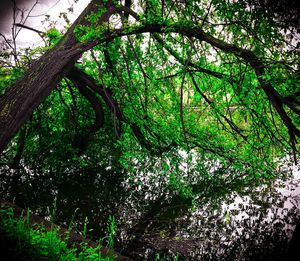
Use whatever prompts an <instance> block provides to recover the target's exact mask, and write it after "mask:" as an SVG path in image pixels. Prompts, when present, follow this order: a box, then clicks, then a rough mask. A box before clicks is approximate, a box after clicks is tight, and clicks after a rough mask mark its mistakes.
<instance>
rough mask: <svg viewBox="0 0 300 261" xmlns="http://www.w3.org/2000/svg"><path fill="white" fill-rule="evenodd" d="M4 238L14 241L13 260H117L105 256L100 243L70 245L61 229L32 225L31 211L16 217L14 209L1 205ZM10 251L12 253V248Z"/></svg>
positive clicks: (0, 220)
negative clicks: (94, 245) (78, 245)
mask: <svg viewBox="0 0 300 261" xmlns="http://www.w3.org/2000/svg"><path fill="white" fill-rule="evenodd" d="M0 237H1V239H2V241H3V242H10V243H11V242H13V248H14V249H13V251H14V259H13V260H51V261H52V260H62V261H73V260H99V261H103V260H106V261H108V260H113V259H112V258H110V257H106V258H104V257H102V256H101V251H100V250H101V247H102V246H101V244H100V243H99V245H98V246H97V247H96V248H91V247H90V246H88V244H87V243H86V242H83V243H81V251H78V249H77V248H68V247H67V243H66V242H65V241H63V240H62V239H61V238H60V237H59V235H58V231H57V229H55V228H52V229H51V230H50V231H46V230H45V228H44V227H42V226H31V225H30V223H29V211H27V213H26V217H23V218H16V217H14V213H13V210H12V208H1V209H0ZM3 242H1V243H2V244H3ZM2 247H4V248H5V246H2ZM10 250H11V249H10ZM4 251H5V249H4ZM7 251H8V252H9V249H7ZM7 260H9V259H7ZM10 260H12V259H10Z"/></svg>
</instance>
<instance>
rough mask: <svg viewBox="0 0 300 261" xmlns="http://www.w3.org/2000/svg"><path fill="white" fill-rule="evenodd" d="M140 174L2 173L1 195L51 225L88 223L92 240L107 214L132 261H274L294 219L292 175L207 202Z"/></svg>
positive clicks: (106, 171)
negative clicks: (160, 259) (134, 176)
mask: <svg viewBox="0 0 300 261" xmlns="http://www.w3.org/2000/svg"><path fill="white" fill-rule="evenodd" d="M147 175H148V176H147ZM147 175H145V174H144V175H141V176H140V178H139V179H134V180H132V179H131V178H130V177H125V176H124V175H122V174H120V173H118V172H117V171H115V170H112V169H108V168H106V169H100V168H95V169H85V170H81V171H79V170H78V171H74V170H73V171H72V173H64V174H61V175H57V176H55V175H31V174H30V173H28V171H25V170H9V169H2V171H1V187H0V193H1V197H2V198H5V199H8V200H10V201H14V202H15V203H16V204H17V205H20V206H22V207H29V208H30V209H31V210H33V211H35V212H36V213H39V214H40V215H43V216H49V215H50V213H52V215H53V214H55V222H56V223H59V224H62V225H64V226H69V224H70V222H71V221H73V226H74V229H77V230H78V231H80V230H83V224H84V222H86V220H88V223H87V228H88V231H89V232H88V233H89V235H90V236H91V237H93V238H95V239H99V238H105V237H106V236H107V221H108V218H109V216H110V215H113V216H114V217H115V218H116V220H117V227H118V234H117V238H116V248H117V250H118V251H119V252H121V253H123V254H124V255H128V256H131V257H133V258H134V259H135V260H139V259H140V260H144V259H145V257H146V258H147V260H152V259H153V260H154V259H155V257H156V256H157V254H158V253H160V256H165V258H166V260H174V258H175V257H176V256H177V255H178V256H179V257H183V258H184V259H190V260H266V256H268V257H270V256H272V260H279V258H281V256H282V255H283V253H284V251H285V246H286V242H287V235H291V231H292V230H293V229H294V224H295V222H296V220H297V218H298V205H297V204H298V198H297V196H299V195H298V192H295V191H297V190H296V188H297V187H298V185H299V177H296V178H294V179H290V180H289V181H284V182H283V181H279V180H277V181H275V182H274V183H273V184H269V185H264V186H261V187H260V188H256V189H255V188H245V189H244V190H243V191H240V192H239V193H237V192H234V193H230V194H227V195H226V196H224V197H223V199H222V200H209V199H206V198H204V197H203V196H201V193H199V196H198V197H192V196H190V195H189V194H184V193H178V192H177V191H175V190H170V189H168V186H166V179H165V178H164V177H162V176H161V175H159V176H158V175H157V176H156V174H155V173H150V172H148V174H147ZM200 188H201V186H200ZM197 189H198V191H199V186H197ZM228 189H230V188H228ZM216 193H217V192H216ZM299 194H300V193H299ZM54 212H55V213H54ZM86 218H87V219H86ZM104 242H105V240H104ZM276 258H277V259H276Z"/></svg>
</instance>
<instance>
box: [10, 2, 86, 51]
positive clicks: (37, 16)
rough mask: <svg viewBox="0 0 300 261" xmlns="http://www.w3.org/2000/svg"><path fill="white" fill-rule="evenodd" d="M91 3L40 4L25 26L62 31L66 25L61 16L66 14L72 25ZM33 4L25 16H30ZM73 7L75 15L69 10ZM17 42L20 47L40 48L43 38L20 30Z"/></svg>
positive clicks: (27, 8)
mask: <svg viewBox="0 0 300 261" xmlns="http://www.w3.org/2000/svg"><path fill="white" fill-rule="evenodd" d="M89 3H90V0H79V1H78V2H77V3H74V1H71V0H68V1H65V0H52V1H48V2H47V3H45V2H40V3H38V4H37V5H36V6H35V7H34V9H33V10H32V12H31V13H30V16H29V17H28V19H27V21H26V23H25V25H27V26H29V27H32V28H34V29H36V30H39V31H42V32H44V31H46V30H47V29H49V26H51V27H55V28H57V29H58V30H62V29H63V28H64V26H65V25H66V23H65V21H64V19H63V18H62V17H60V14H61V13H66V14H67V17H68V19H69V20H70V23H72V22H74V21H75V19H76V18H77V17H78V16H79V15H80V13H81V12H82V11H83V10H84V8H85V7H86V6H87V5H88V4H89ZM33 4H34V3H32V4H31V5H30V6H27V7H26V9H25V16H26V15H28V12H29V11H30V9H31V8H32V6H33ZM72 6H73V13H72V12H70V11H68V8H70V7H72ZM46 15H47V16H49V22H45V19H46ZM7 37H8V38H11V36H10V35H7ZM16 40H17V44H18V46H19V47H29V46H38V45H41V44H42V43H43V42H42V39H41V37H40V36H39V35H38V34H37V33H36V32H33V31H31V30H28V29H24V28H23V29H21V30H20V33H19V34H18V36H17V39H16Z"/></svg>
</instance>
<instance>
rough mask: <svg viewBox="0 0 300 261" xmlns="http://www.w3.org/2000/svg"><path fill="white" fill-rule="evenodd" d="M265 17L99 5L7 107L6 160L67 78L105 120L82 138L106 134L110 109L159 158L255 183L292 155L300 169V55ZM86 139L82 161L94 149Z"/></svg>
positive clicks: (0, 117) (29, 71)
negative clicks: (192, 161) (241, 173)
mask: <svg viewBox="0 0 300 261" xmlns="http://www.w3.org/2000/svg"><path fill="white" fill-rule="evenodd" d="M254 7H255V6H254ZM254 7H253V6H251V5H250V4H247V3H246V2H244V1H242V2H236V3H235V2H233V3H228V2H226V1H216V2H215V1H210V2H206V1H201V2H200V1H176V2H173V1H137V2H136V3H135V2H134V3H132V1H125V3H123V2H122V1H96V0H93V1H91V3H90V4H89V5H88V6H87V8H86V9H85V10H84V11H83V13H82V14H81V15H80V16H79V18H78V19H77V20H76V21H75V22H74V23H73V25H72V26H71V27H70V28H69V29H68V30H67V32H66V33H65V34H64V36H63V37H62V38H61V39H60V40H59V41H58V42H57V43H56V44H54V45H53V46H52V48H51V49H49V50H48V51H46V52H45V53H44V54H43V55H42V56H41V57H40V58H39V59H37V60H36V61H34V63H33V64H32V65H31V66H30V67H29V68H26V69H25V72H24V73H23V74H22V76H21V77H20V79H19V80H18V81H16V82H15V83H14V84H12V85H11V86H10V87H8V88H7V89H6V91H5V93H4V94H3V95H2V97H1V100H0V111H1V113H0V133H1V134H0V151H1V152H3V151H4V149H5V147H6V146H7V144H8V142H9V141H10V140H11V139H12V138H13V137H14V136H15V135H16V133H17V131H18V130H19V129H20V127H21V126H22V125H23V124H24V123H25V122H26V120H28V119H29V118H30V117H31V115H32V113H33V112H34V110H35V109H36V108H37V107H38V106H39V105H40V104H41V103H42V102H43V101H44V100H45V98H46V97H47V96H48V95H49V94H50V92H51V91H52V90H53V89H54V88H55V87H56V86H57V85H58V84H59V83H61V82H62V80H63V79H66V78H67V79H69V80H70V81H71V85H74V86H76V87H77V88H78V90H79V92H80V93H81V94H82V95H83V96H84V97H85V98H86V99H87V100H88V101H89V103H90V104H91V107H92V109H93V111H94V113H95V120H94V123H93V124H91V125H90V126H89V128H88V130H87V131H86V132H85V133H84V135H81V136H82V137H83V136H85V137H86V136H90V135H92V134H93V133H95V132H97V131H98V130H99V129H101V128H102V127H103V126H104V125H103V124H104V123H103V121H104V116H103V115H104V111H103V103H104V104H105V105H106V106H107V107H108V108H109V110H110V111H111V113H112V115H113V118H114V125H113V127H114V129H115V133H116V135H115V136H116V137H117V138H119V139H121V141H122V142H123V144H127V149H129V147H128V144H129V138H128V137H131V136H130V135H134V137H135V138H136V140H137V141H138V142H139V144H140V145H141V146H142V147H143V148H145V149H146V151H148V152H149V153H150V154H151V155H152V156H155V157H159V156H161V155H162V154H163V153H165V152H168V151H172V149H174V148H175V149H176V150H180V149H182V150H185V151H187V152H188V153H189V152H194V151H197V153H200V154H201V155H203V159H204V158H206V159H209V158H210V157H212V158H213V159H214V160H221V162H222V164H223V165H222V167H223V168H224V169H227V168H234V169H240V170H241V169H248V170H249V168H250V167H249V164H250V165H251V169H252V172H253V178H254V179H256V178H257V176H256V174H255V172H256V170H255V169H256V166H259V167H258V169H261V170H262V173H264V174H263V175H266V176H269V175H271V174H270V173H271V171H266V169H265V168H268V167H269V166H270V165H272V164H271V163H272V162H273V161H274V158H276V157H278V156H280V157H281V156H283V155H284V154H285V153H287V152H288V151H289V150H290V149H289V148H291V149H292V151H293V152H294V159H295V161H296V153H297V148H296V143H297V139H299V137H300V131H299V127H298V126H299V115H300V110H299V104H300V103H299V89H298V86H299V68H298V65H297V63H298V62H299V55H298V51H299V50H298V49H297V47H295V46H293V42H290V43H289V42H288V39H286V37H285V35H284V34H282V33H281V31H280V29H281V28H280V25H278V23H276V20H274V19H272V17H268V19H266V20H262V19H261V12H256V9H255V8H254ZM87 51H89V55H86V56H85V57H84V58H83V59H82V62H81V64H76V62H77V61H78V60H79V59H80V57H81V56H82V54H83V53H85V52H87ZM99 96H100V97H101V99H102V100H101V101H100V100H99V98H100V97H99ZM122 123H123V125H124V126H123V127H122ZM128 127H129V128H128ZM125 133H127V134H128V135H129V136H128V135H124V134H125ZM82 137H81V138H80V141H79V142H77V145H76V146H77V149H78V153H83V151H84V150H85V149H86V147H87V146H88V142H85V141H84V139H82ZM135 148H137V147H135ZM197 155H199V154H197ZM197 157H198V156H197ZM204 161H205V160H204ZM265 161H266V162H269V163H268V164H265ZM256 164H258V165H256ZM266 173H268V174H266ZM258 176H260V175H258ZM271 176H272V175H271Z"/></svg>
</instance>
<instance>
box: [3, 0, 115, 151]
mask: <svg viewBox="0 0 300 261" xmlns="http://www.w3.org/2000/svg"><path fill="white" fill-rule="evenodd" d="M97 2H100V3H101V2H102V1H96V0H93V1H91V3H90V4H89V5H88V6H87V8H86V9H85V10H84V11H83V12H82V14H81V15H80V16H79V17H78V19H77V20H76V21H75V22H74V24H73V25H72V26H71V27H70V29H69V30H68V31H67V33H66V34H65V35H64V37H63V38H62V39H61V40H60V42H59V43H58V44H57V45H55V46H53V48H52V49H50V50H49V51H47V52H46V53H45V54H44V55H43V56H42V57H41V58H40V59H38V60H37V61H36V62H35V63H34V64H33V65H32V66H31V67H30V68H29V69H28V71H27V72H26V73H25V74H24V75H23V77H22V78H21V79H20V80H18V81H17V82H16V83H15V84H14V85H12V86H11V87H10V88H8V89H7V91H6V93H5V94H4V95H3V96H2V97H1V100H0V153H2V152H3V150H4V149H5V147H6V145H7V143H8V142H9V140H10V139H11V138H12V137H13V136H14V135H15V134H16V133H17V131H18V130H19V129H20V127H21V126H22V124H23V123H24V122H25V121H26V120H27V119H28V118H29V117H30V115H31V114H32V113H33V111H34V110H35V109H36V108H37V107H38V106H39V104H41V102H43V100H44V99H45V98H46V97H47V96H48V95H49V94H50V92H51V90H52V89H54V88H55V86H56V85H57V84H58V83H59V81H60V80H61V79H62V78H63V77H64V76H65V75H66V74H67V73H68V71H69V70H70V69H71V68H72V67H73V66H74V64H75V62H76V61H77V60H78V59H79V58H80V56H81V55H82V53H83V52H84V51H86V50H88V49H90V48H91V47H93V46H94V45H95V43H94V42H93V41H86V42H79V41H78V40H77V38H76V36H75V34H74V29H75V27H76V26H78V25H79V24H80V25H87V24H88V23H89V22H88V21H87V20H86V15H87V14H89V13H91V12H93V11H98V8H99V7H101V4H99V3H98V4H97ZM102 8H103V6H102ZM113 12H114V8H113V7H108V8H107V11H106V12H105V13H104V14H103V15H102V16H101V17H100V18H99V21H98V23H99V24H102V23H104V22H106V21H108V19H109V17H110V16H111V14H112V13H113Z"/></svg>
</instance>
